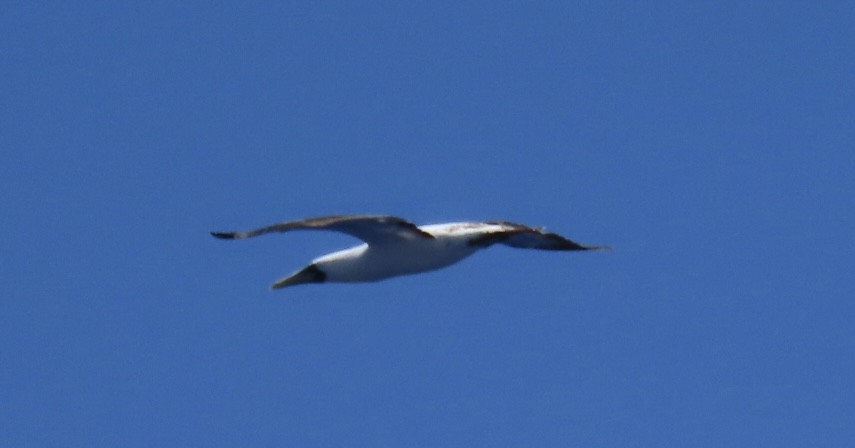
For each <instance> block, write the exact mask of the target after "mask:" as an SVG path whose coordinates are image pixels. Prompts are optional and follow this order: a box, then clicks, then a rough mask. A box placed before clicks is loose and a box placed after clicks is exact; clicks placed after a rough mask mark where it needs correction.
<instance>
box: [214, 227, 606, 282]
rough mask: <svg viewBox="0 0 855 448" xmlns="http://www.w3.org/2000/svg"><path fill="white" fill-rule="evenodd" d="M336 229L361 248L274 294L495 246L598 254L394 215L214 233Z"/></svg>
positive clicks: (525, 230) (368, 278) (325, 261)
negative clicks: (358, 242) (422, 223)
mask: <svg viewBox="0 0 855 448" xmlns="http://www.w3.org/2000/svg"><path fill="white" fill-rule="evenodd" d="M292 230H332V231H336V232H342V233H346V234H348V235H351V236H354V237H356V238H359V239H360V240H362V241H364V243H363V244H360V245H358V246H354V247H351V248H349V249H344V250H341V251H338V252H333V253H331V254H327V255H324V256H321V257H319V258H316V259H315V260H313V261H312V262H311V263H310V264H309V265H308V266H306V267H304V268H303V269H301V270H299V271H297V272H295V273H293V274H291V275H289V276H288V277H285V278H283V279H281V280H278V281H277V282H276V283H274V284H273V286H272V288H273V289H279V288H284V287H286V286H293V285H299V284H302V283H323V282H372V281H377V280H383V279H386V278H390V277H396V276H399V275H407V274H416V273H419V272H427V271H432V270H435V269H440V268H444V267H446V266H450V265H452V264H454V263H457V262H458V261H460V260H462V259H464V258H466V257H468V256H470V255H472V254H473V253H475V252H477V251H478V250H480V249H484V248H487V247H489V246H492V245H493V244H497V243H498V244H504V245H507V246H510V247H518V248H522V249H540V250H574V251H580V250H581V251H585V250H598V249H604V248H605V247H604V246H583V245H581V244H579V243H576V242H574V241H571V240H569V239H567V238H564V237H563V236H561V235H558V234H555V233H548V232H546V231H545V230H544V229H542V228H533V227H529V226H526V225H522V224H516V223H512V222H508V221H485V222H453V223H445V224H431V225H423V226H417V225H415V224H413V223H411V222H409V221H407V220H404V219H401V218H398V217H395V216H381V215H340V216H325V217H320V218H310V219H303V220H298V221H287V222H282V223H278V224H273V225H269V226H265V227H260V228H258V229H254V230H249V231H247V232H211V235H213V236H214V237H216V238H221V239H242V238H252V237H255V236H259V235H264V234H267V233H272V232H289V231H292Z"/></svg>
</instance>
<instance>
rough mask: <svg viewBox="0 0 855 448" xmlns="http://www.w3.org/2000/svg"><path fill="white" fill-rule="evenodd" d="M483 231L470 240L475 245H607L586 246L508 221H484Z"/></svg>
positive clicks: (580, 247) (577, 247)
mask: <svg viewBox="0 0 855 448" xmlns="http://www.w3.org/2000/svg"><path fill="white" fill-rule="evenodd" d="M482 224H483V227H482V228H483V233H482V234H480V235H478V236H475V237H474V238H472V239H471V240H470V241H469V244H471V245H473V246H482V247H486V246H490V245H493V244H496V243H499V244H504V245H506V246H511V247H517V248H522V249H540V250H601V249H608V247H606V246H585V245H582V244H579V243H577V242H575V241H571V240H569V239H567V238H564V237H563V236H561V235H559V234H557V233H550V232H546V231H545V230H544V229H538V228H534V227H529V226H526V225H523V224H517V223H513V222H508V221H489V222H485V223H482Z"/></svg>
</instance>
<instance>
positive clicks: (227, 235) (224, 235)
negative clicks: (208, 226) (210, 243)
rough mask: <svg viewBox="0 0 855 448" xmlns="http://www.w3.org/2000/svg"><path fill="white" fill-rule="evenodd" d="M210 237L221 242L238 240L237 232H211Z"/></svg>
mask: <svg viewBox="0 0 855 448" xmlns="http://www.w3.org/2000/svg"><path fill="white" fill-rule="evenodd" d="M211 235H212V236H213V237H214V238H219V239H221V240H233V239H235V238H238V233H237V232H211Z"/></svg>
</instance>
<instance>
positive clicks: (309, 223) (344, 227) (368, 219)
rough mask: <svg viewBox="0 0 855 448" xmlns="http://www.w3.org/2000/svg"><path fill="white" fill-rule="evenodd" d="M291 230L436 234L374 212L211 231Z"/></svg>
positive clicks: (378, 238)
mask: <svg viewBox="0 0 855 448" xmlns="http://www.w3.org/2000/svg"><path fill="white" fill-rule="evenodd" d="M291 230H333V231H336V232H342V233H346V234H348V235H351V236H355V237H356V238H359V239H361V240H362V241H365V242H366V243H368V244H383V243H390V242H392V243H400V242H405V241H412V240H416V239H426V238H427V239H433V238H434V237H433V235H431V234H429V233H427V232H424V231H422V230H421V229H419V227H418V226H417V225H415V224H413V223H411V222H409V221H407V220H404V219H401V218H397V217H395V216H370V215H340V216H324V217H320V218H309V219H302V220H298V221H287V222H281V223H278V224H273V225H269V226H266V227H260V228H258V229H253V230H249V231H247V232H211V235H213V236H215V237H217V238H222V239H239V238H252V237H254V236H258V235H264V234H265V233H271V232H288V231H291Z"/></svg>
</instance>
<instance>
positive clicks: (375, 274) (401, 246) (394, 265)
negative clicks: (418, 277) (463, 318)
mask: <svg viewBox="0 0 855 448" xmlns="http://www.w3.org/2000/svg"><path fill="white" fill-rule="evenodd" d="M466 224H467V223H459V224H458V223H453V224H438V225H430V226H422V227H420V228H421V229H422V230H424V231H425V232H428V233H430V234H432V235H434V237H435V239H428V238H418V239H413V240H411V241H407V242H406V243H397V244H372V245H370V246H369V245H368V244H361V245H359V246H355V247H352V248H350V249H345V250H342V251H339V252H334V253H331V254H329V255H324V256H322V257H320V258H317V259H315V260H314V262H313V263H314V264H315V265H317V267H318V268H320V269H321V270H322V271H323V272H324V273H325V274H326V276H327V277H326V281H327V282H371V281H376V280H382V279H385V278H389V277H395V276H399V275H407V274H416V273H419V272H426V271H432V270H435V269H440V268H444V267H446V266H449V265H452V264H454V263H457V262H458V261H460V260H462V259H464V258H466V257H468V256H470V255H472V254H473V253H475V252H476V251H477V250H478V248H477V247H473V246H470V245H469V244H468V242H469V237H470V236H471V235H472V234H474V233H481V232H478V231H475V229H474V228H472V227H466ZM482 231H483V229H482Z"/></svg>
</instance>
